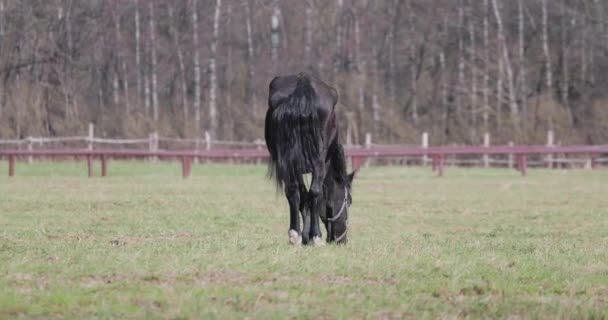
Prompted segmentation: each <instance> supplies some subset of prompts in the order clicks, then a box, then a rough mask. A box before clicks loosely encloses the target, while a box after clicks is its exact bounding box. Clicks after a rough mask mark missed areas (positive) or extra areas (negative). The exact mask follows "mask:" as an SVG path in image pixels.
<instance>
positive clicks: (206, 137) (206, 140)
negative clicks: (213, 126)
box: [205, 131, 211, 150]
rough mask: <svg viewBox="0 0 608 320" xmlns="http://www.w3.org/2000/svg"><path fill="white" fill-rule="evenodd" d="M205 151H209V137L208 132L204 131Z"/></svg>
mask: <svg viewBox="0 0 608 320" xmlns="http://www.w3.org/2000/svg"><path fill="white" fill-rule="evenodd" d="M205 149H206V150H211V135H210V134H209V131H205Z"/></svg>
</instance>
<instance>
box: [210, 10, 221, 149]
mask: <svg viewBox="0 0 608 320" xmlns="http://www.w3.org/2000/svg"><path fill="white" fill-rule="evenodd" d="M221 7H222V1H221V0H216V2H215V15H214V19H213V38H212V39H211V57H210V58H209V133H210V134H211V137H212V138H215V137H216V136H217V127H218V119H217V101H216V95H217V70H216V67H217V61H216V55H217V42H218V38H219V22H220V11H221Z"/></svg>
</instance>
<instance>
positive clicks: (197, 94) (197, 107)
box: [191, 0, 201, 138]
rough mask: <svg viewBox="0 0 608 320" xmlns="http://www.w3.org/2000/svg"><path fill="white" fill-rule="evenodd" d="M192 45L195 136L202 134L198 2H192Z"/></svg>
mask: <svg viewBox="0 0 608 320" xmlns="http://www.w3.org/2000/svg"><path fill="white" fill-rule="evenodd" d="M191 4H192V45H193V46H194V48H193V49H194V62H193V64H194V103H193V104H194V105H193V108H194V134H195V136H196V137H197V138H198V137H200V133H201V65H200V58H199V57H200V48H199V43H198V0H192V2H191Z"/></svg>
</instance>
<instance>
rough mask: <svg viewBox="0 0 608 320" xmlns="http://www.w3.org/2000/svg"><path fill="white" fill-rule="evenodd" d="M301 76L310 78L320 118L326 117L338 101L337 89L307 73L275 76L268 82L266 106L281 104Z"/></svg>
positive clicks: (274, 106)
mask: <svg viewBox="0 0 608 320" xmlns="http://www.w3.org/2000/svg"><path fill="white" fill-rule="evenodd" d="M302 77H305V78H307V79H308V80H310V84H311V86H312V88H313V90H314V91H315V93H316V95H317V99H318V106H319V107H320V108H319V109H320V110H318V112H319V113H320V114H319V116H320V118H321V119H324V118H326V117H327V115H328V114H330V113H332V112H333V111H334V107H335V105H336V103H337V102H338V91H337V90H336V89H334V88H333V87H331V86H329V85H328V84H326V83H325V82H323V81H321V80H319V79H317V78H314V77H311V76H310V75H308V74H304V73H300V74H297V75H287V76H277V77H275V78H274V79H272V81H271V82H270V87H269V95H268V106H269V108H270V109H274V108H276V107H277V106H279V105H280V104H281V102H282V101H283V100H284V99H287V98H288V97H289V96H290V95H291V93H292V92H293V91H294V90H295V88H296V85H297V83H298V80H299V79H300V78H302Z"/></svg>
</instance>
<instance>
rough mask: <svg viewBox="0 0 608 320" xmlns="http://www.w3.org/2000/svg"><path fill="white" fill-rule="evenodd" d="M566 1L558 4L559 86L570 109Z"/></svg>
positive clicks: (564, 101) (565, 103)
mask: <svg viewBox="0 0 608 320" xmlns="http://www.w3.org/2000/svg"><path fill="white" fill-rule="evenodd" d="M565 7H566V2H565V1H562V4H561V6H560V8H561V19H560V20H561V21H560V22H561V26H560V27H561V51H562V52H561V54H562V81H561V82H562V83H561V84H562V87H561V90H560V91H561V99H562V103H563V104H564V106H565V107H566V108H567V109H570V106H569V103H568V100H569V98H568V87H569V77H570V75H569V74H568V68H569V66H568V45H567V43H566V41H567V38H568V30H567V28H568V25H567V23H566V20H567V16H566V9H565Z"/></svg>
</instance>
